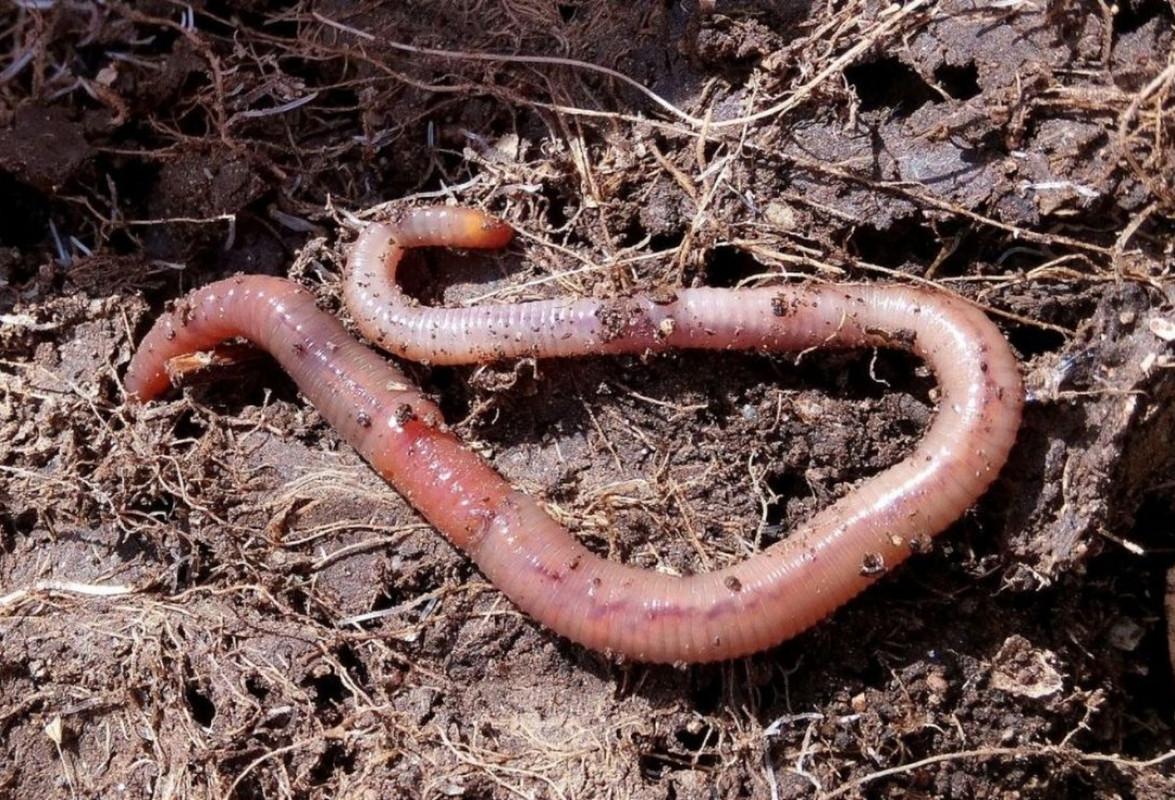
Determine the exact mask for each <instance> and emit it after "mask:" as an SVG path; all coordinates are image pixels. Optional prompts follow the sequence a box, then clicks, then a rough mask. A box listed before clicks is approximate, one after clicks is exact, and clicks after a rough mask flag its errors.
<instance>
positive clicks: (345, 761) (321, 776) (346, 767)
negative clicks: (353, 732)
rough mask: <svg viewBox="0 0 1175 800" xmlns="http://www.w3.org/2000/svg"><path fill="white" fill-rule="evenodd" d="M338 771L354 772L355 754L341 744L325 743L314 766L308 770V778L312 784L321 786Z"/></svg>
mask: <svg viewBox="0 0 1175 800" xmlns="http://www.w3.org/2000/svg"><path fill="white" fill-rule="evenodd" d="M340 771H341V772H343V773H345V774H348V775H350V774H351V773H352V772H354V771H355V756H354V755H353V754H352V753H350V752H348V751H347V749H346V748H345V747H343V745H341V744H339V743H338V742H332V743H330V744H329V745H327V747H326V749H325V750H324V751H323V752H322V755H321V756H319V758H318V762H317V763H316V764H315V765H314V768H313V769H311V770H310V780H311V782H312V783H313V784H314V785H316V786H321V785H322V784H324V783H327V782H329V781H330V780H331V779H332V778H333V777H334V775H335V774H336V773H338V772H340Z"/></svg>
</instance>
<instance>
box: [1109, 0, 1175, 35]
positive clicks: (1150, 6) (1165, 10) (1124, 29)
mask: <svg viewBox="0 0 1175 800" xmlns="http://www.w3.org/2000/svg"><path fill="white" fill-rule="evenodd" d="M1117 12H1118V13H1116V14H1114V33H1115V35H1119V36H1120V35H1122V34H1125V33H1133V32H1134V31H1136V30H1138V29H1139V28H1141V27H1142V26H1143V25H1146V24H1147V23H1148V22H1150V21H1151V20H1152V19H1154V18H1155V17H1163V18H1165V19H1167V20H1170V19H1171V18H1172V16H1173V14H1172V11H1171V7H1170V6H1169V5H1168V4H1167V3H1166V2H1164V0H1127V1H1126V2H1125V3H1122V4H1121V5H1119V6H1118V7H1117Z"/></svg>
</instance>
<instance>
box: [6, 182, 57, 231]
mask: <svg viewBox="0 0 1175 800" xmlns="http://www.w3.org/2000/svg"><path fill="white" fill-rule="evenodd" d="M48 236H49V206H48V204H47V203H45V201H44V198H43V196H42V195H41V193H40V192H37V191H35V190H34V189H32V188H31V187H29V186H26V185H25V184H23V183H21V182H20V181H18V180H17V179H16V178H14V177H13V176H12V175H9V174H8V173H6V172H0V245H2V246H5V247H19V248H29V247H31V246H32V245H34V244H36V243H37V242H40V241H44V240H45V239H47V238H48Z"/></svg>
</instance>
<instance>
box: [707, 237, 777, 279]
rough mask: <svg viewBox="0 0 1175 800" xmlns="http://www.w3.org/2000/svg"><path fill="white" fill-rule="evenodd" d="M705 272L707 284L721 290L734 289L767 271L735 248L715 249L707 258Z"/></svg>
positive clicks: (747, 254) (752, 258)
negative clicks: (753, 276)
mask: <svg viewBox="0 0 1175 800" xmlns="http://www.w3.org/2000/svg"><path fill="white" fill-rule="evenodd" d="M704 270H705V271H704V273H703V279H704V281H705V284H706V285H707V286H713V287H716V288H719V289H730V288H733V287H735V286H738V285H739V284H740V283H741V282H742V281H744V280H746V279H747V278H750V277H751V276H752V275H759V274H761V273H763V272H765V271H766V270H764V268H763V265H762V264H760V263H759V262H758V261H756V260H755V259H754V257H752V256H751V255H750V254H749V253H746V252H744V251H742V250H738V249H736V248H734V247H715V248H714V249H713V250H712V251H710V254H709V255H708V256H707V257H706V265H705V268H704Z"/></svg>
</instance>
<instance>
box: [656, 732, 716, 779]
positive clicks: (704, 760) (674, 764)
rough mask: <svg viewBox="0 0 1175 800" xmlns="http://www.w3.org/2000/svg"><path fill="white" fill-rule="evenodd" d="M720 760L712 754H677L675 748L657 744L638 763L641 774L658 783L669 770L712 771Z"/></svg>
mask: <svg viewBox="0 0 1175 800" xmlns="http://www.w3.org/2000/svg"><path fill="white" fill-rule="evenodd" d="M721 760H722V759H721V758H720V757H719V756H718V755H716V754H712V753H703V754H700V755H693V754H688V755H687V754H685V753H681V752H677V751H676V748H673V749H671V748H669V747H668V746H667V745H666V744H665V743H660V742H659V743H657V744H655V745H653V747H652V749H650V750H647V751H645V752H644V753H641V755H640V757H639V759H638V761H639V764H640V769H641V774H642V775H643V776H644V777H645V778H646V779H647V780H651V781H659V780H661V779H662V778H663V777H665V773H666V772H667V771H670V770H706V769H713V768H714V767H717V766H718V765H719V764H720V763H721Z"/></svg>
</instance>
